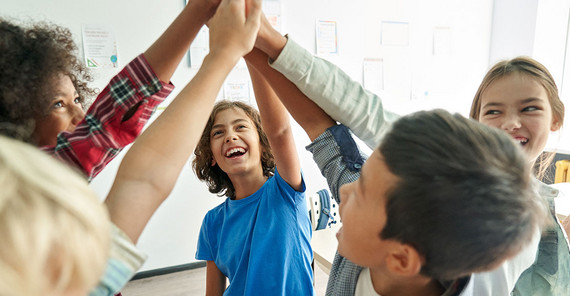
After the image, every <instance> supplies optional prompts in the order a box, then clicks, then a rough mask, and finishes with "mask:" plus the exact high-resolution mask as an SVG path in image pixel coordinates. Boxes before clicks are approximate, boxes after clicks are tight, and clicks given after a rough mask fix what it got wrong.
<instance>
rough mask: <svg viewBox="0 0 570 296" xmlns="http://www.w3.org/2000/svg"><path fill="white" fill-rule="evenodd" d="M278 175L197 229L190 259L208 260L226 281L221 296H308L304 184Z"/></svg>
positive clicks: (310, 280) (223, 206)
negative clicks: (298, 187)
mask: <svg viewBox="0 0 570 296" xmlns="http://www.w3.org/2000/svg"><path fill="white" fill-rule="evenodd" d="M302 186H303V188H302V191H301V192H297V191H295V190H294V189H293V188H292V187H291V186H289V184H287V183H286V182H285V181H284V180H283V179H282V178H281V176H280V175H279V173H278V172H277V170H276V171H275V176H273V177H271V178H269V179H268V180H267V181H266V182H265V184H263V186H262V187H261V188H260V189H259V190H257V192H255V193H254V194H252V195H250V196H248V197H246V198H243V199H240V200H231V199H229V198H227V199H226V200H225V201H224V203H222V204H220V205H219V206H217V207H215V208H214V209H212V210H210V211H209V212H208V213H207V214H206V217H204V221H203V222H202V227H201V229H200V237H199V239H198V250H197V251H196V259H199V260H208V261H214V262H215V263H216V266H217V267H218V269H219V270H220V271H221V272H222V273H223V274H224V275H225V276H226V277H228V278H229V281H230V285H229V286H228V288H227V289H226V291H225V292H224V295H313V294H314V292H313V271H312V269H311V262H312V261H313V251H312V249H311V222H310V220H309V215H308V211H307V205H306V203H305V193H304V191H305V184H304V183H303V185H302Z"/></svg>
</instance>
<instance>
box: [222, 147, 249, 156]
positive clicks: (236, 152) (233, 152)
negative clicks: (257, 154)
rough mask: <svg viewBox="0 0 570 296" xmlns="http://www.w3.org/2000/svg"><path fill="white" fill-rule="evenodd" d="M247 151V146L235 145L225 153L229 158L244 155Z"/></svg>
mask: <svg viewBox="0 0 570 296" xmlns="http://www.w3.org/2000/svg"><path fill="white" fill-rule="evenodd" d="M246 152H247V150H245V148H242V147H233V148H230V149H228V150H227V151H226V153H225V154H224V155H225V157H227V158H233V157H239V156H242V155H244V154H245V153H246Z"/></svg>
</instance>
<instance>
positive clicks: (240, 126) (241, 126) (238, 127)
mask: <svg viewBox="0 0 570 296" xmlns="http://www.w3.org/2000/svg"><path fill="white" fill-rule="evenodd" d="M242 128H247V126H245V125H243V124H241V125H238V126H237V128H236V129H238V130H239V129H242Z"/></svg>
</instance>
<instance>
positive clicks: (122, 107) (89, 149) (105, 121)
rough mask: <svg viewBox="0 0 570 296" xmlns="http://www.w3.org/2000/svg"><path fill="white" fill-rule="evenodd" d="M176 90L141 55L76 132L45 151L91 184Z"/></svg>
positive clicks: (62, 136) (61, 136)
mask: <svg viewBox="0 0 570 296" xmlns="http://www.w3.org/2000/svg"><path fill="white" fill-rule="evenodd" d="M173 89H174V86H173V85H172V84H170V83H164V82H161V81H160V80H159V79H158V77H157V76H156V74H155V73H154V71H153V70H152V68H151V66H150V65H149V64H148V62H147V60H146V59H145V57H144V56H143V55H142V54H141V55H139V56H138V57H137V58H135V59H134V60H133V61H131V62H130V63H129V64H128V65H127V66H125V68H124V69H123V70H121V72H119V74H117V75H116V76H115V77H113V78H112V79H111V81H110V82H109V84H108V85H107V86H106V87H105V89H103V91H102V92H101V93H100V94H99V95H98V96H97V99H96V100H95V102H94V103H93V105H91V107H90V108H89V110H88V111H87V114H86V115H85V118H84V119H83V120H82V121H81V122H80V123H79V125H78V126H77V128H76V129H75V131H73V132H62V133H60V134H59V135H58V137H57V144H56V146H50V147H42V150H43V151H45V152H47V153H49V154H52V155H54V156H55V157H57V158H59V159H61V160H62V161H64V162H66V163H68V164H69V165H71V166H73V167H75V168H78V169H80V171H81V172H83V174H85V176H86V177H87V179H88V180H89V181H91V179H93V178H94V177H95V176H97V174H99V172H100V171H101V170H103V168H104V167H105V165H107V163H109V162H110V161H111V160H112V159H113V158H115V156H117V154H118V153H119V152H120V151H121V150H122V149H123V148H124V147H125V146H126V145H128V144H130V143H132V142H133V141H134V140H135V138H136V137H137V136H138V135H139V134H140V133H141V131H142V129H143V127H144V125H145V124H146V123H147V122H148V120H149V118H150V117H151V115H152V114H153V112H154V111H155V109H156V107H157V106H158V105H159V104H160V103H161V102H163V101H164V100H165V99H166V97H168V95H169V94H170V93H171V92H172V90H173ZM127 112H129V113H128V114H129V116H128V118H125V114H127Z"/></svg>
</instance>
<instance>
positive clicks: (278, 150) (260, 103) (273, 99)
mask: <svg viewBox="0 0 570 296" xmlns="http://www.w3.org/2000/svg"><path fill="white" fill-rule="evenodd" d="M248 70H249V75H250V76H251V83H252V85H253V91H254V92H255V100H256V101H257V107H258V108H259V113H260V114H261V126H262V127H263V130H264V131H265V134H266V135H267V140H269V145H271V150H272V152H273V156H274V157H275V165H276V167H277V169H278V170H279V174H280V175H281V177H282V178H283V180H285V182H287V183H288V184H289V185H291V187H293V188H294V189H295V190H301V189H302V185H303V180H302V178H301V165H300V164H299V155H298V154H297V147H296V146H295V139H294V138H293V132H292V131H291V125H290V124H289V113H287V109H285V107H284V106H283V104H281V102H280V101H279V98H278V97H277V94H275V92H274V91H273V89H272V88H271V86H269V83H267V81H266V80H265V79H264V78H263V76H262V75H261V73H259V72H258V71H257V70H256V69H255V68H253V67H251V66H249V65H248Z"/></svg>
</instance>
